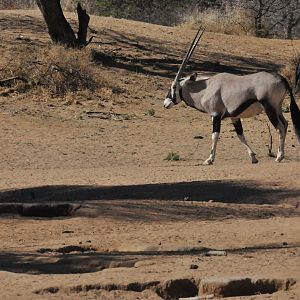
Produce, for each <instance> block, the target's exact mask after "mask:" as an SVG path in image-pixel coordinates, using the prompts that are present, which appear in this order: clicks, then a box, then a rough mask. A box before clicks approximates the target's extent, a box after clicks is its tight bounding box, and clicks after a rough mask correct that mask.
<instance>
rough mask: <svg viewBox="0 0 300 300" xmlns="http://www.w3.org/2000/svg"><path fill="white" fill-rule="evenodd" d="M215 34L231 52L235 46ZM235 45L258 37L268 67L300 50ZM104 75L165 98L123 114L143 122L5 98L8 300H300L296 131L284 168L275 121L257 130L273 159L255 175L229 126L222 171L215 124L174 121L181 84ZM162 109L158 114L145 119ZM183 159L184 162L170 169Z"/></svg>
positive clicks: (257, 141) (1, 294)
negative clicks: (170, 91) (276, 150)
mask: <svg viewBox="0 0 300 300" xmlns="http://www.w3.org/2000/svg"><path fill="white" fill-rule="evenodd" d="M7 14H8V15H7V16H6V20H14V18H13V17H12V15H11V13H7ZM24 14H25V16H24ZM28 16H29V17H30V18H31V19H30V20H31V22H33V23H34V22H40V16H39V15H38V13H37V12H26V13H24V12H19V13H18V17H17V19H18V18H19V19H20V20H21V21H22V20H23V19H24V20H26V18H29V17H28ZM97 20H98V19H97V18H96V17H95V18H94V19H93V21H92V22H94V23H92V24H93V26H94V27H96V28H97V26H98V29H99V30H101V29H102V28H103V27H105V26H108V24H109V27H110V28H111V29H114V30H118V31H121V32H123V38H125V37H126V32H127V30H129V29H130V30H132V32H131V35H132V34H134V35H136V36H139V37H140V39H142V38H143V33H142V32H141V31H138V29H135V28H136V27H135V25H134V24H135V23H133V22H129V21H124V20H114V19H112V18H108V19H107V18H99V20H98V21H99V24H98V23H97V22H96V21H97ZM13 22H14V24H17V21H16V20H14V21H13ZM24 24H25V23H24ZM130 26H131V27H130ZM143 26H144V31H145V30H146V32H147V35H148V39H150V38H151V39H152V40H153V41H154V40H159V39H160V38H161V35H160V34H165V31H168V32H172V35H173V34H178V35H179V36H181V37H182V39H184V38H185V34H186V33H185V32H184V30H182V29H180V30H179V29H176V28H175V29H173V28H162V29H161V32H160V30H159V29H160V27H157V26H154V27H151V26H152V25H148V24H143ZM152 29H153V30H152ZM7 30H8V29H7ZM134 30H137V31H136V32H135V31H134ZM188 32H189V31H188ZM0 34H2V35H3V38H5V39H6V40H9V39H12V36H13V32H11V31H5V30H4V31H3V32H1V33H0ZM25 34H27V35H28V36H30V37H32V38H34V39H38V38H43V39H44V40H46V39H47V35H46V33H45V34H44V35H42V34H41V33H39V36H38V37H37V36H33V35H34V30H33V31H28V32H27V33H26V32H25ZM189 34H190V35H191V36H192V34H191V33H190V32H189ZM131 37H132V36H131ZM215 38H216V39H220V42H219V44H222V45H223V46H224V47H225V48H226V47H227V46H226V45H227V44H226V42H227V37H223V36H222V35H216V37H215ZM222 39H224V40H222ZM230 39H231V41H230V43H232V42H233V41H235V43H236V45H237V48H236V49H239V47H241V45H242V44H243V43H241V42H240V39H245V43H246V42H247V41H248V39H251V40H252V42H251V47H253V48H255V49H256V53H258V54H260V57H261V59H262V60H264V59H265V58H266V57H268V59H270V60H273V61H276V62H278V61H280V60H282V59H283V58H282V55H283V52H284V53H285V55H287V54H286V53H289V52H288V51H279V50H280V49H282V47H283V46H284V47H286V49H288V42H287V43H285V42H284V41H276V40H273V41H266V40H257V39H254V38H237V39H236V40H234V39H235V38H234V37H230ZM208 41H209V43H208V46H209V45H212V44H210V43H212V42H211V41H212V36H211V35H209V34H208ZM118 42H119V43H121V38H120V40H118ZM264 43H270V47H268V48H266V46H265V45H264ZM278 45H280V46H278ZM296 45H298V44H297V43H296ZM146 46H147V45H146ZM110 47H119V45H118V44H117V45H115V44H112V45H111V46H110ZM118 49H119V48H118ZM182 49H184V45H182ZM266 49H269V50H268V51H269V52H268V51H267V50H266ZM276 49H277V50H276ZM152 50H153V49H152ZM179 50H180V51H181V48H180V49H179ZM179 50H178V51H179ZM118 51H122V50H118ZM126 51H129V50H128V49H127V50H126ZM132 51H133V50H132ZM153 51H154V50H153ZM214 51H221V50H218V49H214ZM234 51H235V50H233V52H232V55H238V54H237V53H234ZM236 51H241V52H242V51H243V50H241V49H240V50H236ZM266 52H268V54H267V53H266ZM126 53H127V52H126ZM220 53H221V52H220ZM211 55H213V54H211ZM241 55H243V54H241ZM226 63H228V62H226ZM248 63H249V64H250V62H248ZM267 63H268V62H266V64H267ZM244 64H246V62H244ZM243 66H244V65H243ZM100 67H101V68H102V71H103V72H104V73H105V72H107V73H114V74H115V76H119V78H120V79H122V78H123V79H124V77H126V78H131V76H134V78H135V80H136V81H135V85H136V86H134V87H133V86H132V90H131V86H128V87H127V89H128V92H129V93H131V95H135V92H136V89H140V90H142V89H146V90H147V91H148V92H149V93H150V92H151V93H153V95H155V96H153V98H151V99H148V98H147V99H146V100H145V99H143V98H142V97H141V98H140V99H139V100H138V101H140V103H137V102H133V103H130V104H128V106H125V107H124V106H123V107H122V108H118V107H114V110H115V111H114V112H115V113H116V114H117V113H118V116H119V115H121V114H122V113H127V114H134V115H135V116H136V118H134V119H130V118H129V119H126V118H125V119H102V118H96V117H95V118H84V119H78V118H76V117H74V115H79V114H81V113H82V110H83V108H82V107H81V106H77V105H76V104H72V105H70V106H65V105H60V103H54V104H55V105H53V103H52V102H55V99H54V100H53V99H52V100H51V101H52V102H51V101H50V100H49V101H50V102H49V103H42V104H40V103H39V102H38V101H37V99H31V98H30V97H28V98H26V97H25V98H24V96H23V97H18V96H16V95H12V96H9V97H2V98H0V128H1V130H0V153H1V160H0V169H1V173H0V183H1V186H0V212H1V214H0V228H1V230H0V241H1V243H0V298H1V299H25V300H27V299H28V300H29V299H30V300H31V299H33V300H34V299H45V300H46V299H47V300H48V299H128V300H134V299H153V300H154V299H156V300H158V299H178V298H180V297H181V298H188V297H195V296H197V295H199V297H200V299H201V298H202V299H205V297H207V299H219V298H220V297H223V296H226V297H227V298H228V299H231V297H234V296H235V298H234V299H255V300H258V299H278V300H285V299H300V291H299V280H300V250H299V249H300V248H299V247H300V222H299V221H300V210H299V205H300V151H299V146H298V145H297V144H296V140H295V137H294V134H293V132H292V130H291V129H290V130H289V132H288V136H287V143H286V144H287V146H286V153H287V157H286V159H285V160H284V161H283V162H282V163H280V164H277V163H275V162H274V158H271V157H268V155H267V147H266V145H267V144H268V142H269V135H268V130H267V127H266V125H265V124H266V123H265V122H266V119H265V116H264V115H262V116H259V117H257V118H255V119H252V120H245V122H244V124H245V130H246V135H247V137H248V140H249V142H250V143H251V145H253V148H255V151H256V152H257V157H258V159H259V161H260V162H259V164H257V165H251V163H250V161H249V158H248V156H247V153H246V151H245V149H244V148H243V147H242V145H240V143H239V141H238V140H237V138H236V137H235V136H234V132H232V126H231V124H230V123H229V122H226V121H225V122H224V124H223V127H222V135H221V139H220V142H219V145H218V151H217V160H216V163H215V165H213V166H208V167H207V166H202V165H201V163H202V161H203V160H204V159H205V158H207V155H208V153H209V151H210V149H209V148H210V135H211V128H210V126H208V124H209V118H208V117H207V116H205V115H202V114H199V113H197V112H195V111H193V110H190V109H187V108H185V107H183V106H179V107H177V108H175V109H174V110H172V111H164V110H163V108H162V101H161V99H163V96H164V94H165V91H166V89H167V88H168V83H169V80H166V79H162V84H161V86H153V82H154V80H152V79H151V78H149V76H147V75H145V74H139V73H136V72H134V73H131V71H128V70H123V69H120V66H118V67H115V68H113V67H110V68H106V67H105V66H99V68H100ZM250 67H253V66H251V65H250V66H249V68H250ZM156 76H157V78H160V77H159V75H156ZM157 78H156V79H157ZM120 97H121V96H120ZM147 101H148V102H147ZM50 104H51V106H50ZM88 105H91V106H92V105H93V103H92V104H87V106H88ZM24 107H26V110H24ZM88 108H89V109H93V108H94V107H89V106H88ZM149 108H154V109H155V116H154V117H151V116H147V115H145V110H146V109H149ZM84 109H85V110H87V108H86V107H85V108H84ZM285 116H286V118H288V119H289V114H285ZM289 122H290V119H289ZM272 133H273V137H274V140H275V141H276V142H277V136H276V139H275V132H274V131H272ZM199 135H201V137H202V138H201V139H199ZM275 141H274V142H275ZM170 151H176V152H178V153H179V154H180V156H181V157H182V160H180V161H173V162H172V161H166V160H164V158H165V157H166V156H167V154H168V153H169V152H170Z"/></svg>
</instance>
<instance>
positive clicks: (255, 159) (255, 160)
mask: <svg viewBox="0 0 300 300" xmlns="http://www.w3.org/2000/svg"><path fill="white" fill-rule="evenodd" d="M251 160H252V161H251V162H252V163H253V164H257V163H258V159H257V158H256V157H255V155H252V156H251Z"/></svg>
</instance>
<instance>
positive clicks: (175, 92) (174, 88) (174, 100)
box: [164, 27, 204, 108]
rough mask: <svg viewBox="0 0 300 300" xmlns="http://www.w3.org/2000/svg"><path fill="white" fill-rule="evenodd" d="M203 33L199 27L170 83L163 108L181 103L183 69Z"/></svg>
mask: <svg viewBox="0 0 300 300" xmlns="http://www.w3.org/2000/svg"><path fill="white" fill-rule="evenodd" d="M203 33H204V29H203V28H202V27H201V28H200V29H199V30H198V32H197V34H196V36H195V38H194V40H193V42H192V44H191V46H190V48H189V50H188V52H187V53H186V55H185V57H184V59H183V61H182V63H181V65H180V68H179V70H178V72H177V74H176V77H175V79H174V81H173V82H172V85H171V88H170V90H169V92H168V95H167V97H166V99H165V101H164V107H165V108H171V107H173V106H174V105H176V104H178V103H180V102H181V99H182V97H181V96H180V91H181V89H180V87H181V80H180V79H181V76H182V74H183V72H184V69H185V67H186V65H187V63H188V62H189V60H190V58H191V56H192V54H193V52H194V50H195V48H196V46H197V44H198V42H199V41H200V39H201V37H202V35H203Z"/></svg>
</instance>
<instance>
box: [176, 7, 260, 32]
mask: <svg viewBox="0 0 300 300" xmlns="http://www.w3.org/2000/svg"><path fill="white" fill-rule="evenodd" d="M180 26H181V27H183V28H188V29H198V28H199V27H200V26H203V27H205V28H206V30H207V31H210V32H217V33H224V34H234V35H255V30H254V28H253V25H252V22H251V15H250V14H249V12H248V11H246V10H244V9H241V8H225V9H224V10H217V9H207V10H205V11H196V12H195V11H193V12H191V13H187V16H186V17H185V18H184V21H183V23H182V24H181V25H180Z"/></svg>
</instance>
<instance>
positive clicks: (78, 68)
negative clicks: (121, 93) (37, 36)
mask: <svg viewBox="0 0 300 300" xmlns="http://www.w3.org/2000/svg"><path fill="white" fill-rule="evenodd" d="M2 59H4V60H5V61H6V66H5V67H4V68H3V69H1V78H8V77H18V78H22V79H24V80H21V81H20V80H16V82H15V85H14V88H15V90H16V91H17V92H24V91H26V90H28V89H30V90H34V89H42V90H43V91H44V92H47V94H50V95H51V96H64V95H67V94H69V93H74V92H82V91H90V92H94V91H96V90H107V89H109V90H111V91H112V93H113V91H114V90H117V89H116V88H115V87H114V86H113V84H112V83H111V82H110V81H109V79H104V78H103V77H102V76H101V74H99V73H96V72H95V68H94V67H93V66H92V62H91V59H92V58H91V51H90V50H89V49H81V50H78V49H66V48H64V47H62V46H51V47H49V48H43V49H39V48H32V47H25V46H22V48H21V47H16V48H12V49H10V51H8V52H7V55H6V57H4V58H2Z"/></svg>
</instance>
